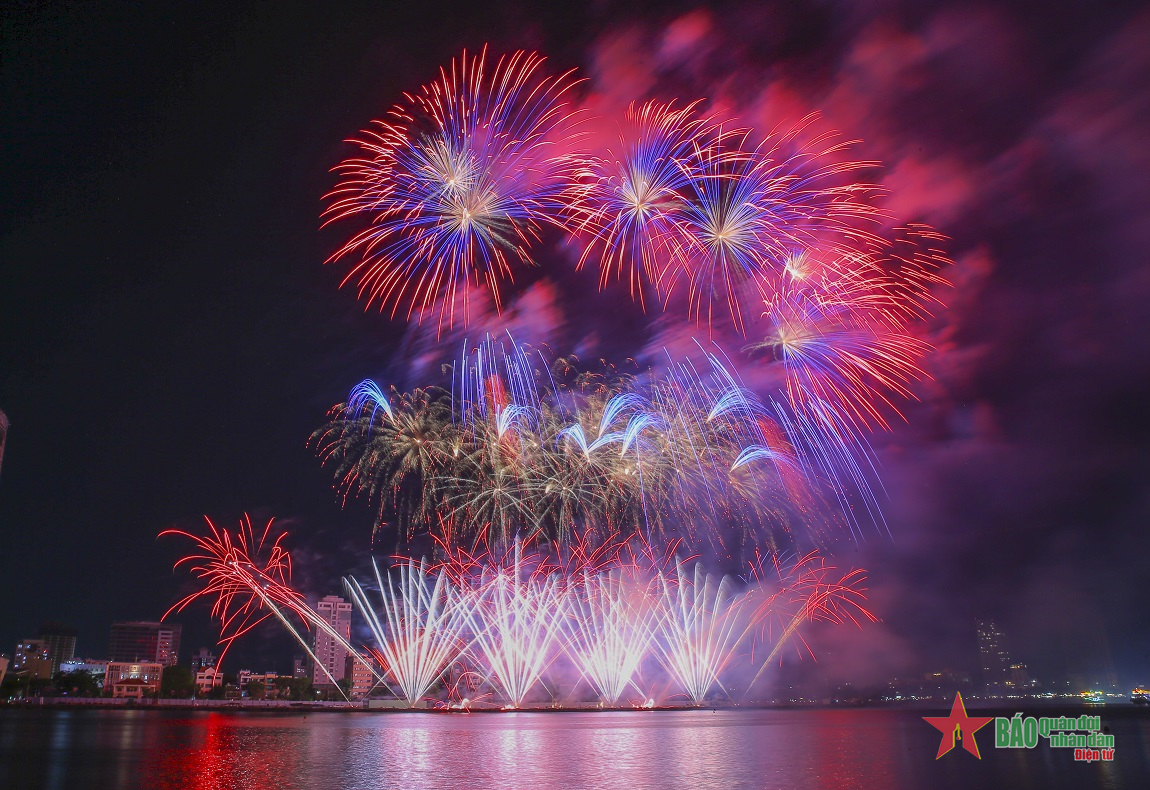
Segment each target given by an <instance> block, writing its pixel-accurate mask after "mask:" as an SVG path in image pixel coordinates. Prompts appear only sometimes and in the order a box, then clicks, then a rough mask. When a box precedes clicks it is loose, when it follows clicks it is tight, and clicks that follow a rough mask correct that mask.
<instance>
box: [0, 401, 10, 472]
mask: <svg viewBox="0 0 1150 790" xmlns="http://www.w3.org/2000/svg"><path fill="white" fill-rule="evenodd" d="M7 439H8V415H6V414H5V413H4V412H2V411H0V469H2V468H3V467H4V442H5V441H6V440H7Z"/></svg>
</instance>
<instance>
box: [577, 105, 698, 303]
mask: <svg viewBox="0 0 1150 790" xmlns="http://www.w3.org/2000/svg"><path fill="white" fill-rule="evenodd" d="M697 105H698V102H696V103H694V104H690V105H687V106H686V107H683V108H681V109H675V107H674V105H673V104H660V103H658V102H654V101H651V102H647V103H645V104H642V105H638V106H636V105H634V104H632V105H631V106H630V107H629V108H627V113H626V115H625V117H624V120H623V124H622V128H621V129H620V133H619V141H618V146H617V148H615V149H614V150H612V149H608V150H607V151H606V152H604V153H603V154H602V155H600V156H589V157H588V158H587V161H586V164H585V165H584V167H583V168H582V170H581V171H580V172H579V174H578V176H579V178H580V179H581V181H582V182H583V183H584V187H583V189H582V190H581V192H580V194H579V198H580V203H579V206H578V210H579V212H580V213H581V215H582V222H581V224H580V226H579V228H578V230H579V231H580V232H583V233H589V234H590V235H591V237H592V239H593V242H592V243H590V244H588V245H587V246H586V248H585V249H584V252H583V254H582V256H581V258H580V260H579V265H580V267H582V266H583V265H584V264H586V263H587V261H588V260H589V259H590V258H591V256H592V255H593V254H595V253H598V254H599V256H600V263H599V284H600V287H604V286H606V285H607V284H608V283H609V282H610V281H611V279H619V280H622V279H626V280H627V284H628V287H629V288H630V291H631V296H632V297H633V298H635V299H636V300H637V301H639V302H640V303H642V302H643V287H644V282H648V283H654V282H657V281H658V272H659V268H660V260H661V253H662V245H663V244H664V237H665V235H666V234H667V233H668V232H670V231H672V230H673V229H674V213H675V211H676V210H677V209H678V208H679V207H680V206H681V204H682V202H683V197H682V193H683V191H684V190H685V189H687V188H688V187H689V185H690V183H691V179H692V171H693V170H694V168H695V165H694V164H693V161H692V160H693V156H694V155H695V154H696V153H697V152H698V151H699V150H700V147H699V141H700V139H701V138H706V137H707V136H708V135H710V134H711V132H712V130H713V125H712V124H711V123H710V122H709V121H707V120H706V119H703V118H698V117H696V116H695V114H694V111H695V108H696V106H697Z"/></svg>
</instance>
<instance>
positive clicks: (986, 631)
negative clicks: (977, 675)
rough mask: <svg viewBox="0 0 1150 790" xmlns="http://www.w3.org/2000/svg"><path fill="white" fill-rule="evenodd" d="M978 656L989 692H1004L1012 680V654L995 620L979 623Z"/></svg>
mask: <svg viewBox="0 0 1150 790" xmlns="http://www.w3.org/2000/svg"><path fill="white" fill-rule="evenodd" d="M977 631H978V655H979V666H980V667H981V669H982V685H983V688H985V689H986V690H987V691H988V692H995V691H1003V690H1004V689H1005V688H1006V684H1007V681H1009V680H1010V665H1011V663H1012V662H1011V660H1010V654H1009V653H1008V652H1007V651H1006V637H1005V636H1004V635H1003V633H1002V629H1000V628H999V627H998V625H997V624H996V623H995V622H994V621H993V620H982V621H979V623H978V628H977Z"/></svg>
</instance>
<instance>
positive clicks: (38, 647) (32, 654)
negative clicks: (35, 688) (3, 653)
mask: <svg viewBox="0 0 1150 790" xmlns="http://www.w3.org/2000/svg"><path fill="white" fill-rule="evenodd" d="M9 669H10V670H11V672H12V674H16V673H17V672H18V673H20V674H21V675H24V676H26V677H28V678H30V679H32V680H51V679H52V658H51V657H50V655H49V653H48V643H47V642H45V641H44V640H43V639H21V640H20V641H19V642H17V643H16V652H15V653H13V654H12V665H11V667H9Z"/></svg>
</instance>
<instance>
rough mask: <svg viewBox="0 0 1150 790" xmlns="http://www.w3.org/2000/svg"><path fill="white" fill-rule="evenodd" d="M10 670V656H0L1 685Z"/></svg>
mask: <svg viewBox="0 0 1150 790" xmlns="http://www.w3.org/2000/svg"><path fill="white" fill-rule="evenodd" d="M7 672H8V656H0V685H3V683H4V675H5V674H6V673H7Z"/></svg>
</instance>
